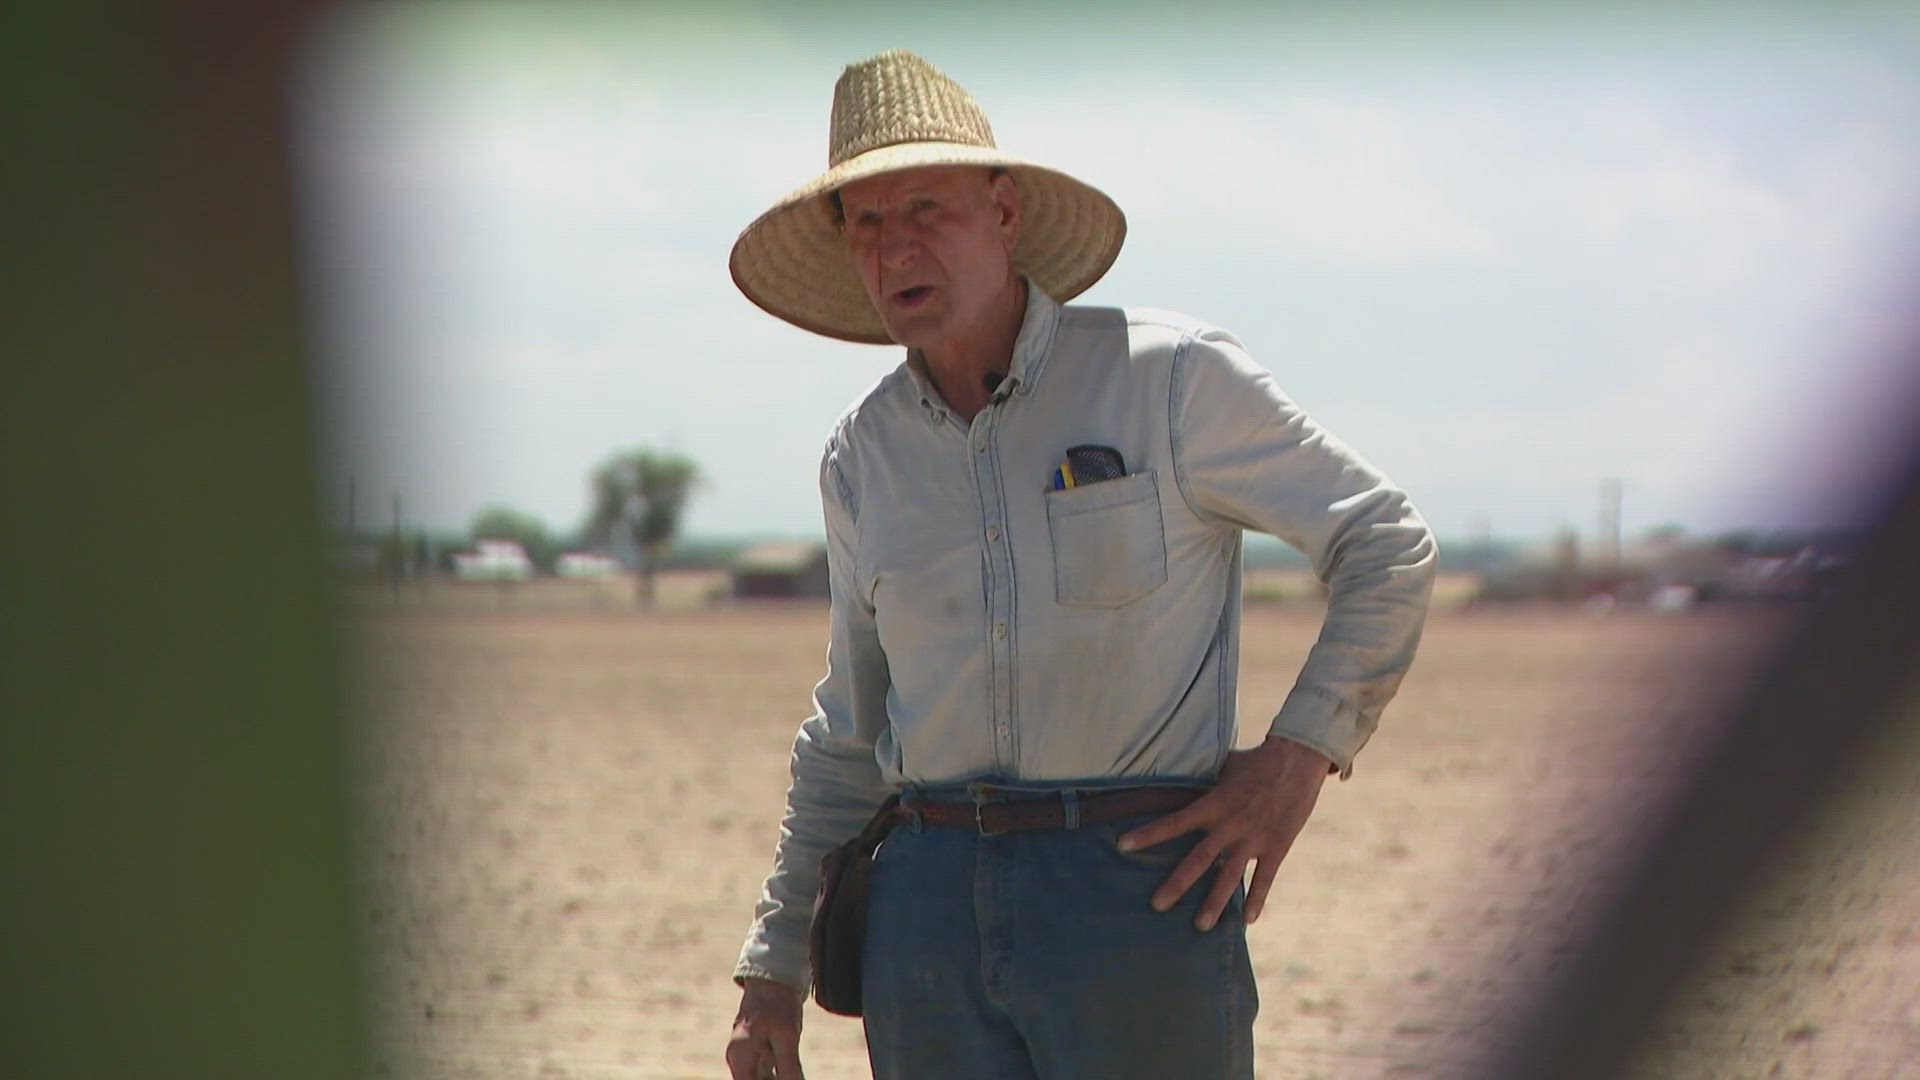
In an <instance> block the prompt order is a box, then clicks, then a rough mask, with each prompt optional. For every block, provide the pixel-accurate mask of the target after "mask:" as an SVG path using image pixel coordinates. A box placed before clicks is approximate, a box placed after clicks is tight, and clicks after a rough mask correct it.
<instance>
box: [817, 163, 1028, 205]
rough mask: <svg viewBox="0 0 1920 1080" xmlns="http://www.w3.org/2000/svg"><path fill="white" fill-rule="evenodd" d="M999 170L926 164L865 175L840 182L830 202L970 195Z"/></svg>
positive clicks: (987, 185)
mask: <svg viewBox="0 0 1920 1080" xmlns="http://www.w3.org/2000/svg"><path fill="white" fill-rule="evenodd" d="M999 171H1000V170H998V169H995V168H993V167H991V166H987V165H928V166H925V167H923V168H918V169H902V170H900V171H899V172H890V173H883V174H881V175H879V176H869V177H867V178H866V179H864V180H855V181H853V182H851V183H848V184H844V185H842V186H841V187H839V188H837V189H835V190H834V191H833V192H831V193H830V195H829V198H831V199H832V200H833V201H834V203H835V204H836V205H838V206H840V207H842V208H845V207H849V206H862V207H865V206H878V205H881V204H884V203H888V202H895V201H898V200H900V199H907V198H912V197H914V196H916V195H921V194H942V195H954V194H963V195H964V194H972V193H975V192H980V191H985V190H986V189H988V188H990V187H991V186H992V184H993V178H994V176H995V174H996V173H998V172H999Z"/></svg>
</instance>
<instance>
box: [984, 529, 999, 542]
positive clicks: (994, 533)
mask: <svg viewBox="0 0 1920 1080" xmlns="http://www.w3.org/2000/svg"><path fill="white" fill-rule="evenodd" d="M998 539H1000V530H999V528H998V527H994V528H990V529H988V530H987V540H988V541H989V542H992V541H994V540H998Z"/></svg>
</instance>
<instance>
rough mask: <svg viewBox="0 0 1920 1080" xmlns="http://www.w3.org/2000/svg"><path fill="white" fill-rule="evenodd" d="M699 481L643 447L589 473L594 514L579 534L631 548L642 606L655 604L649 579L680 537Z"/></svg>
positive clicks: (688, 468) (685, 464) (673, 457)
mask: <svg viewBox="0 0 1920 1080" xmlns="http://www.w3.org/2000/svg"><path fill="white" fill-rule="evenodd" d="M699 480H700V471H699V469H697V468H696V467H695V466H694V464H693V462H692V461H690V460H688V459H687V458H684V457H681V456H680V455H678V454H672V453H665V452H662V451H658V450H650V449H647V448H645V447H641V448H639V449H635V450H625V451H622V452H620V453H617V454H614V455H613V456H612V457H610V458H608V459H607V460H605V461H603V462H601V463H600V465H599V467H597V468H595V469H594V470H593V476H592V477H591V480H590V484H591V487H592V489H593V509H592V511H590V512H589V513H588V515H587V524H586V526H585V528H584V529H582V532H583V533H584V534H585V536H586V537H587V538H588V540H589V541H591V542H594V543H605V542H607V541H609V540H611V539H612V538H613V537H615V536H620V537H624V538H626V539H627V540H628V541H630V542H631V543H632V544H633V547H634V550H635V551H636V552H638V556H639V560H640V567H639V569H640V602H641V603H642V604H649V605H650V604H652V603H653V575H654V571H655V570H656V569H657V568H658V566H659V562H660V558H661V556H663V555H664V554H666V551H667V549H668V548H670V547H672V546H673V538H674V537H675V536H676V535H678V534H679V532H680V513H681V511H682V510H683V509H685V507H686V505H687V498H688V496H689V495H691V494H692V492H693V487H694V485H695V484H697V483H698V482H699Z"/></svg>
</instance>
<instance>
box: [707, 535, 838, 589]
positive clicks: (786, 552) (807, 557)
mask: <svg viewBox="0 0 1920 1080" xmlns="http://www.w3.org/2000/svg"><path fill="white" fill-rule="evenodd" d="M730 571H731V574H732V578H733V595H734V597H735V598H736V599H742V600H767V599H778V600H798V599H825V598H826V596H827V548H826V545H825V544H819V543H770V544H756V545H754V546H753V547H750V548H748V549H746V550H745V551H743V552H741V553H740V554H739V555H738V556H737V557H736V558H735V559H734V560H733V565H732V567H731V568H730Z"/></svg>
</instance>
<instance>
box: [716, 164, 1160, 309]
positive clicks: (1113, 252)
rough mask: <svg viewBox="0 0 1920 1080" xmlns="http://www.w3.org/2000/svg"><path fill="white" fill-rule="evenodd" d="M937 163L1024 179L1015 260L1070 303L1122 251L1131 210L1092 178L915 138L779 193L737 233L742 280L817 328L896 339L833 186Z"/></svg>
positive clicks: (757, 296) (734, 266)
mask: <svg viewBox="0 0 1920 1080" xmlns="http://www.w3.org/2000/svg"><path fill="white" fill-rule="evenodd" d="M936 165H985V166H996V167H999V168H1003V169H1006V170H1007V172H1008V174H1009V175H1010V176H1012V177H1013V181H1014V183H1015V185H1016V186H1018V187H1019V189H1020V237H1019V240H1018V242H1017V243H1016V245H1015V247H1014V252H1013V266H1014V269H1015V270H1016V271H1017V272H1019V273H1021V274H1024V275H1026V276H1027V277H1028V278H1030V279H1032V281H1033V283H1034V284H1035V285H1038V286H1039V287H1040V289H1041V290H1042V291H1043V292H1045V293H1046V294H1047V295H1048V296H1051V297H1053V298H1054V299H1055V300H1058V301H1060V302H1062V303H1065V302H1066V301H1068V300H1071V299H1073V298H1074V297H1076V296H1078V295H1080V294H1081V293H1083V292H1085V291H1086V290H1087V289H1089V288H1091V287H1092V285H1093V283H1094V282H1096V281H1098V280H1100V277H1101V275H1103V274H1105V273H1106V272H1107V268H1108V267H1110V266H1112V265H1113V261H1114V259H1115V258H1117V257H1118V256H1119V254H1120V245H1121V243H1122V242H1124V241H1125V240H1126V236H1127V219H1126V216H1125V215H1124V214H1122V213H1121V212H1120V207H1119V206H1118V205H1116V204H1115V203H1114V201H1113V200H1112V199H1110V198H1108V197H1107V195H1106V194H1105V193H1104V192H1102V191H1100V190H1099V189H1097V188H1095V187H1093V186H1092V185H1089V184H1086V183H1083V182H1082V181H1079V180H1076V179H1074V178H1073V177H1071V176H1068V175H1067V174H1065V173H1062V172H1058V171H1055V170H1053V169H1049V168H1047V167H1045V166H1043V165H1036V164H1034V163H1033V162H1030V161H1026V160H1024V159H1022V158H1018V157H1015V156H1013V155H1011V154H1007V153H1005V152H1003V151H1000V150H997V149H994V148H993V147H987V146H971V145H966V144H962V143H940V142H907V143H898V144H895V145H893V146H883V147H880V148H878V149H875V150H869V151H867V152H866V153H864V154H860V155H858V156H856V157H853V158H849V159H848V160H846V161H844V162H841V163H840V164H839V165H837V166H835V167H834V168H832V169H829V170H827V172H825V173H823V174H822V175H821V176H819V177H818V178H816V179H815V180H814V181H813V182H811V183H809V184H807V185H805V186H804V187H801V188H799V189H798V190H796V191H794V192H793V193H792V194H790V195H788V196H787V197H785V198H783V199H781V200H780V201H779V202H777V203H775V204H774V206H773V208H772V209H771V210H768V211H767V212H766V213H764V214H762V215H760V216H759V217H758V218H756V219H755V220H754V222H753V224H751V225H748V226H747V227H746V229H744V230H743V231H742V232H741V233H740V238H739V239H738V240H736V241H734V245H733V254H732V255H731V256H730V257H729V258H728V260H727V265H728V268H729V269H730V270H731V271H732V273H733V280H734V284H736V285H738V286H739V287H740V291H741V292H743V293H745V294H746V295H747V298H748V299H749V300H752V301H753V302H754V303H755V304H757V305H759V306H760V307H761V308H762V309H764V310H766V311H767V312H768V313H770V314H772V315H775V316H777V317H779V318H781V319H785V320H786V321H788V322H790V323H793V324H794V325H795V326H798V327H801V328H802V329H805V330H810V331H812V332H814V333H816V334H824V335H826V336H827V337H832V338H839V339H841V340H843V341H856V342H862V343H865V344H872V345H885V344H889V343H891V342H892V340H893V339H892V338H891V337H889V336H888V334H887V331H886V327H885V326H883V325H882V324H881V322H880V316H879V314H878V313H877V312H875V311H874V309H873V305H872V303H871V302H869V301H868V299H867V292H866V288H865V287H864V286H863V285H862V284H861V282H860V275H859V273H858V271H856V270H855V269H854V266H853V260H852V258H850V257H849V255H848V253H847V247H846V241H845V240H844V239H843V238H842V237H841V235H840V227H839V225H837V224H836V223H835V221H834V217H833V209H832V207H831V206H830V205H829V204H828V201H827V198H826V197H827V196H828V195H829V194H830V193H832V192H833V191H836V190H838V189H839V188H841V187H843V186H845V185H847V184H850V183H853V182H854V181H856V180H865V179H867V178H869V177H874V176H880V175H882V174H885V173H892V172H902V171H905V170H907V169H923V168H928V167H931V166H936Z"/></svg>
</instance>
